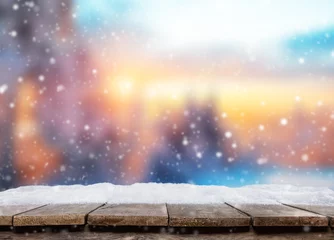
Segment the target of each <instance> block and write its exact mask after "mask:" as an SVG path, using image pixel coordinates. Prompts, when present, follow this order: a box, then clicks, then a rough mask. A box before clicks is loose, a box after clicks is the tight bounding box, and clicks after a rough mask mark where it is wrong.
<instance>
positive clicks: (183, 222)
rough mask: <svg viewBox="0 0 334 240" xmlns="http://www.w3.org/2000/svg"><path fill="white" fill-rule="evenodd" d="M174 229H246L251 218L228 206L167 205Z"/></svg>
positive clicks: (170, 223)
mask: <svg viewBox="0 0 334 240" xmlns="http://www.w3.org/2000/svg"><path fill="white" fill-rule="evenodd" d="M167 210H168V214H169V225H170V226H172V227H244V226H250V217H248V216H247V215H245V214H242V213H240V212H239V211H237V210H235V209H234V208H232V207H230V206H228V205H226V204H167Z"/></svg>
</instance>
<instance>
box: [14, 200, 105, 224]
mask: <svg viewBox="0 0 334 240" xmlns="http://www.w3.org/2000/svg"><path fill="white" fill-rule="evenodd" d="M100 206H102V204H100V203H97V204H96V203H94V204H55V205H46V206H44V207H41V208H38V209H35V210H32V211H28V212H25V213H22V214H19V215H15V216H14V219H13V226H16V227H23V226H60V225H63V226H67V225H84V224H85V223H86V215H87V214H88V213H89V212H91V211H93V210H95V209H96V208H98V207H100Z"/></svg>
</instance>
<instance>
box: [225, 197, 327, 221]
mask: <svg viewBox="0 0 334 240" xmlns="http://www.w3.org/2000/svg"><path fill="white" fill-rule="evenodd" d="M229 205H231V206H233V207H235V208H236V209H239V210H240V211H242V212H244V213H247V214H248V215H250V216H251V217H252V220H253V223H252V225H253V226H254V227H261V226H275V227H280V226H285V227H292V226H315V227H326V226H328V219H327V218H326V217H324V216H321V215H319V214H315V213H311V212H307V211H303V210H300V209H296V208H291V207H288V206H285V205H281V204H277V205H275V204H269V205H264V204H230V203H229Z"/></svg>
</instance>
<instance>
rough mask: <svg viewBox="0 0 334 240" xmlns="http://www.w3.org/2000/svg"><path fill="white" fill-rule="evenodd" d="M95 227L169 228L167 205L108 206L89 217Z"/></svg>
mask: <svg viewBox="0 0 334 240" xmlns="http://www.w3.org/2000/svg"><path fill="white" fill-rule="evenodd" d="M88 224H89V225H94V226H168V214H167V208H166V204H107V205H105V206H103V207H101V208H99V209H97V210H95V211H93V212H92V213H90V214H89V215H88Z"/></svg>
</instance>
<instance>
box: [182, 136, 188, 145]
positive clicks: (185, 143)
mask: <svg viewBox="0 0 334 240" xmlns="http://www.w3.org/2000/svg"><path fill="white" fill-rule="evenodd" d="M182 144H183V145H184V146H187V145H188V144H189V142H188V139H187V138H186V137H184V138H183V140H182Z"/></svg>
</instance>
